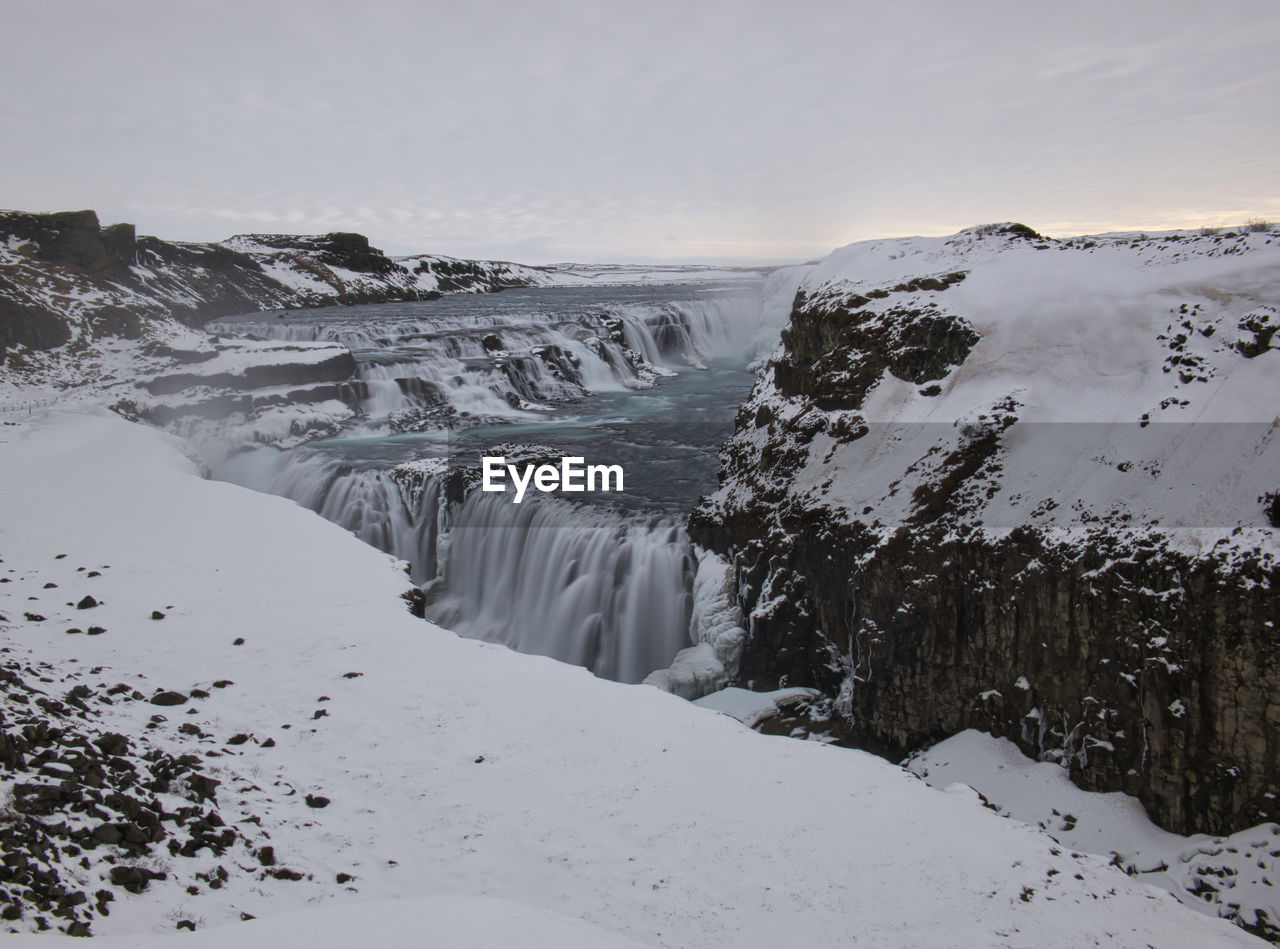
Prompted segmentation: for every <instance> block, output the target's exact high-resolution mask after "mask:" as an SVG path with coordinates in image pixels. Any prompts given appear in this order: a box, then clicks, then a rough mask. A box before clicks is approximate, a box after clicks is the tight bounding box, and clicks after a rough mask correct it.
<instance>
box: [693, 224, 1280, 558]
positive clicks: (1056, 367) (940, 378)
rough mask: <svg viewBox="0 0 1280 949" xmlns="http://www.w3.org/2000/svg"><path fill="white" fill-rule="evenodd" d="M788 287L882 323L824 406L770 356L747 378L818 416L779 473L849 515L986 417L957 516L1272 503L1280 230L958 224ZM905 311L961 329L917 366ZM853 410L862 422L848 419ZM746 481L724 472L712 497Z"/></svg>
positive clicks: (783, 406) (1146, 515)
mask: <svg viewBox="0 0 1280 949" xmlns="http://www.w3.org/2000/svg"><path fill="white" fill-rule="evenodd" d="M950 275H954V276H951V279H953V280H954V281H955V282H951V283H947V284H946V285H945V286H939V285H937V284H939V283H940V282H945V281H946V279H947V278H948V277H949V276H950ZM922 281H923V282H925V284H926V286H923V287H921V286H919V284H920V283H921V282H922ZM930 282H931V283H930ZM800 293H801V297H800V300H799V301H798V302H799V305H800V306H801V307H802V308H803V309H804V310H805V311H806V312H808V313H810V314H814V319H815V320H821V319H823V318H824V317H822V316H821V314H824V313H826V314H829V316H827V317H825V319H828V320H830V321H832V323H836V322H839V321H843V320H848V319H849V318H850V317H849V315H848V314H850V313H853V311H857V312H856V313H854V314H853V315H854V317H856V318H857V319H858V320H859V321H860V324H861V325H860V327H859V331H860V332H862V333H873V332H874V331H875V330H877V329H879V326H878V325H877V321H879V322H880V323H882V324H883V326H884V336H885V337H886V338H885V340H884V346H885V348H886V350H887V355H888V358H889V360H890V365H889V367H888V370H887V371H879V372H868V373H867V375H866V376H865V377H863V376H862V375H860V373H861V372H862V370H863V369H864V366H865V362H864V363H863V364H859V365H853V366H851V367H847V368H846V367H840V372H835V371H829V370H827V374H828V376H829V377H830V378H829V379H828V381H832V380H834V381H835V382H837V383H838V382H839V381H840V379H841V378H855V379H862V378H866V379H867V380H868V381H869V382H870V385H869V387H868V388H867V390H866V391H865V392H859V394H858V396H859V397H858V398H856V399H852V398H849V399H846V400H845V403H844V404H841V405H839V406H837V407H834V408H831V409H829V410H827V411H815V410H814V409H813V408H812V403H810V402H806V401H804V400H802V399H797V398H795V393H792V392H788V391H787V387H786V385H785V383H783V384H779V381H778V372H774V373H771V374H766V376H765V378H764V379H763V381H762V384H761V385H760V386H759V387H758V388H757V391H756V392H755V393H754V394H753V397H752V399H751V401H750V402H749V403H748V405H747V407H746V410H747V411H750V412H753V413H756V412H759V411H760V410H761V409H762V408H763V409H764V410H765V411H766V412H767V414H768V415H769V417H771V418H776V419H778V420H779V423H782V424H784V426H791V425H794V426H795V427H799V428H805V429H807V430H808V431H809V432H813V431H814V430H815V429H816V430H817V431H816V434H814V435H813V436H812V438H811V440H809V441H808V444H807V456H806V459H805V462H804V463H803V465H801V466H800V468H799V469H798V470H796V471H794V472H791V471H788V472H787V478H786V483H785V490H786V491H787V492H788V493H789V494H791V495H792V496H796V497H801V498H805V499H806V503H817V504H821V505H823V506H824V507H827V508H830V509H832V510H833V512H834V513H836V515H837V516H839V517H842V518H844V519H850V520H851V519H853V518H854V517H859V516H862V515H863V512H864V510H865V509H868V508H869V509H870V510H871V511H872V512H873V517H874V519H875V521H876V523H877V524H878V525H882V527H883V530H884V533H885V535H888V534H891V533H892V532H893V531H894V530H896V529H897V527H898V526H900V525H902V524H905V523H909V522H912V518H913V516H914V515H916V514H917V513H918V511H919V506H920V505H919V498H918V496H917V493H916V490H915V489H916V488H918V487H919V486H920V485H927V484H928V483H929V481H930V480H931V479H932V478H936V477H938V476H939V471H940V470H941V468H942V463H943V461H944V460H945V459H946V458H947V457H948V455H949V453H951V452H954V451H957V450H961V451H962V450H963V449H964V448H965V447H966V445H967V444H969V443H972V442H973V441H975V440H977V439H979V438H981V437H982V436H983V435H985V434H987V433H988V432H997V431H998V432H999V434H1000V436H1001V446H1000V459H999V462H1000V466H1001V468H1000V470H999V471H991V472H984V475H985V477H984V478H982V479H981V480H982V484H981V485H969V486H968V487H969V488H970V491H971V493H972V495H973V497H972V498H969V499H966V500H967V501H968V502H969V503H968V504H967V505H966V506H965V507H964V510H963V517H964V519H966V520H967V521H968V522H970V523H982V524H986V525H987V526H989V527H993V528H997V529H999V528H1010V527H1013V526H1015V525H1017V524H1024V523H1034V524H1036V525H1037V526H1040V527H1060V528H1067V529H1071V528H1080V527H1082V526H1088V525H1090V524H1093V523H1096V522H1097V521H1098V520H1099V519H1107V518H1112V517H1114V516H1115V515H1117V513H1118V514H1119V515H1120V517H1119V519H1118V522H1119V523H1123V524H1124V525H1126V526H1141V525H1146V524H1153V523H1154V524H1159V525H1161V526H1162V527H1166V528H1196V527H1204V528H1218V529H1223V528H1225V529H1227V531H1229V530H1230V529H1233V528H1235V527H1237V526H1244V527H1259V526H1267V525H1268V521H1267V517H1266V512H1265V509H1264V505H1263V504H1262V503H1260V499H1261V498H1262V497H1263V496H1264V495H1265V494H1267V493H1268V492H1274V491H1276V490H1277V488H1280V484H1277V483H1276V482H1275V479H1274V477H1273V476H1272V472H1274V471H1275V469H1276V467H1277V465H1278V464H1280V442H1277V440H1276V438H1275V431H1274V426H1275V424H1276V421H1277V406H1280V373H1277V372H1276V367H1275V361H1276V359H1277V358H1280V357H1276V356H1274V355H1272V354H1271V353H1272V350H1271V345H1270V344H1271V339H1272V335H1273V333H1274V332H1275V329H1276V327H1277V326H1280V234H1277V233H1273V232H1256V233H1249V232H1240V233H1231V234H1227V235H1214V236H1204V237H1201V236H1197V235H1191V234H1173V235H1165V236H1163V237H1146V238H1132V239H1126V238H1113V239H1109V240H1108V239H1102V238H1095V239H1083V238H1082V239H1078V240H1074V241H1065V242H1058V241H1048V240H1042V239H1038V238H1027V237H1024V236H1022V235H1020V234H1013V235H1009V234H1004V233H999V232H995V229H993V228H973V229H970V230H968V231H962V232H960V233H959V234H956V235H954V236H952V237H949V238H903V239H900V240H892V241H889V240H885V241H868V242H863V243H858V244H852V245H849V246H848V247H845V248H841V249H840V250H837V251H835V252H834V253H832V254H831V255H830V256H829V257H827V258H826V259H825V260H823V261H822V262H821V263H820V264H819V265H817V266H816V267H815V268H814V269H813V270H812V272H811V273H810V274H809V275H808V276H807V277H806V278H805V279H804V280H803V282H802V283H801V285H800ZM921 320H931V321H933V325H931V326H930V327H929V331H930V332H933V333H934V334H935V335H934V338H932V339H930V338H929V337H928V336H927V335H924V336H922V339H927V340H928V342H926V343H925V344H924V346H925V347H928V346H934V347H937V346H938V345H939V343H938V340H937V335H938V334H939V333H943V334H946V333H951V334H959V333H963V334H970V335H969V338H970V339H973V340H974V341H973V342H972V345H971V349H968V350H967V351H964V352H963V353H960V354H958V355H959V358H957V359H955V360H954V361H953V362H952V364H951V365H944V366H940V367H936V368H935V367H932V366H930V367H929V370H930V371H925V372H919V371H915V372H913V371H912V370H913V369H915V368H916V367H915V365H914V364H913V363H912V361H911V358H910V357H912V355H913V353H912V350H913V349H915V348H918V347H920V346H921V342H920V340H913V339H910V338H909V337H908V335H907V333H906V332H904V331H903V330H902V328H901V327H902V326H904V325H907V324H910V323H912V322H913V321H915V322H918V321H921ZM939 328H940V329H939ZM894 334H898V335H897V336H896V337H895V335H894ZM878 342H879V340H878ZM965 342H967V340H961V341H960V342H959V343H958V348H960V349H964V344H965ZM895 360H897V363H898V364H900V365H901V366H902V367H906V368H905V369H904V368H900V367H899V365H898V364H895V362H894V361H895ZM793 361H794V362H795V363H796V365H797V367H798V369H803V368H804V367H800V363H799V357H793ZM806 366H808V364H806ZM783 368H785V361H784V367H783ZM812 370H813V371H814V372H817V373H822V372H824V369H823V365H822V362H821V360H819V362H818V363H816V364H813V366H812ZM779 372H780V370H779ZM841 374H843V375H841ZM818 401H819V402H821V399H819V400H818ZM802 414H804V417H803V418H802V417H801V415H802ZM1226 423H1230V424H1226ZM854 424H856V425H865V426H866V433H865V435H863V436H861V437H858V438H849V437H848V436H847V434H846V433H845V431H843V430H844V429H847V428H848V427H850V426H851V425H854ZM771 439H775V435H774V431H773V426H764V425H757V426H755V427H754V428H747V429H746V430H740V431H739V433H738V435H737V438H736V441H737V442H738V443H739V445H740V446H742V448H743V450H745V451H758V450H759V449H760V446H763V445H764V444H765V443H766V442H768V441H770V440H771ZM756 487H757V485H755V484H753V483H751V482H749V481H747V480H743V481H741V482H738V483H736V484H730V485H728V486H727V487H726V488H725V489H724V492H723V493H722V495H721V496H720V498H718V500H722V501H725V502H727V503H728V504H729V505H730V506H732V505H733V503H734V499H733V498H731V497H730V495H731V494H732V492H734V491H739V492H747V493H750V492H752V491H754V490H755V489H756ZM988 489H989V490H988ZM741 500H742V502H743V503H745V502H746V501H747V498H745V497H743V498H742V499H741ZM1222 533H1223V531H1222V530H1219V531H1217V532H1216V533H1215V535H1214V536H1212V537H1210V538H1208V541H1209V543H1212V542H1213V541H1215V540H1217V539H1218V538H1219V537H1220V536H1221V535H1222ZM1199 540H1201V539H1200V538H1190V539H1189V540H1188V542H1189V543H1193V544H1194V543H1196V542H1198V541H1199Z"/></svg>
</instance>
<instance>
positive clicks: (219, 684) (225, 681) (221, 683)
mask: <svg viewBox="0 0 1280 949" xmlns="http://www.w3.org/2000/svg"><path fill="white" fill-rule="evenodd" d="M229 685H235V683H234V682H232V681H231V680H230V679H219V680H218V681H217V682H215V683H214V684H213V687H214V688H215V689H225V688H226V687H227V686H229Z"/></svg>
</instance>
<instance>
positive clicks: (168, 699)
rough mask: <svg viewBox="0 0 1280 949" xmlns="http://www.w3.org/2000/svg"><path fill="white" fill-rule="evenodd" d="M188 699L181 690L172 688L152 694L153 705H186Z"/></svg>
mask: <svg viewBox="0 0 1280 949" xmlns="http://www.w3.org/2000/svg"><path fill="white" fill-rule="evenodd" d="M186 701H187V697H186V696H185V695H183V694H182V693H181V692H174V691H173V690H171V689H169V690H165V691H163V692H157V693H156V694H155V695H153V696H151V704H152V705H185V704H186Z"/></svg>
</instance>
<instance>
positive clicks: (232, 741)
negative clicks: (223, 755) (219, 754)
mask: <svg viewBox="0 0 1280 949" xmlns="http://www.w3.org/2000/svg"><path fill="white" fill-rule="evenodd" d="M248 740H249V736H248V735H246V734H245V733H244V732H241V733H240V734H238V735H232V736H231V737H230V738H228V739H227V744H228V745H243V744H244V743H245V742H246V741H248Z"/></svg>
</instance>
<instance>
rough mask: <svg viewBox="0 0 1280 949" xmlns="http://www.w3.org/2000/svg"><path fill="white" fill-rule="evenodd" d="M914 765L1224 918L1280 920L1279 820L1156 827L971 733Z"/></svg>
mask: <svg viewBox="0 0 1280 949" xmlns="http://www.w3.org/2000/svg"><path fill="white" fill-rule="evenodd" d="M907 766H908V767H909V768H910V769H911V770H912V771H913V772H914V773H916V774H918V775H920V776H921V777H923V778H924V779H925V780H926V781H928V782H929V783H930V784H931V785H933V786H935V787H939V788H945V787H948V786H950V785H952V784H954V783H956V782H960V783H963V784H967V785H969V786H970V787H972V788H975V789H976V790H977V791H979V792H980V793H981V794H982V795H983V797H985V798H986V799H987V800H988V801H989V802H990V803H991V805H992V806H993V807H994V808H995V809H996V810H997V811H999V812H1000V813H1001V814H1003V815H1005V816H1007V817H1010V818H1012V819H1014V820H1018V821H1022V822H1023V823H1026V824H1030V825H1031V826H1033V827H1039V828H1041V829H1042V830H1044V831H1045V832H1046V833H1048V834H1050V835H1052V836H1053V838H1054V839H1055V840H1057V841H1058V842H1060V843H1061V844H1062V845H1063V846H1066V847H1071V848H1072V849H1075V850H1083V851H1086V852H1088V853H1095V854H1103V855H1106V854H1110V855H1111V857H1112V860H1113V862H1114V863H1115V864H1116V865H1117V866H1119V867H1122V868H1123V869H1124V870H1125V872H1127V873H1130V874H1133V875H1135V876H1137V877H1138V878H1139V879H1142V880H1146V881H1148V882H1150V883H1154V884H1155V885H1157V886H1159V887H1162V888H1163V889H1166V890H1169V891H1170V892H1171V893H1175V894H1177V895H1178V896H1179V898H1181V899H1182V901H1183V902H1184V903H1186V904H1188V905H1191V906H1197V907H1201V908H1203V909H1204V911H1205V912H1206V913H1209V914H1211V915H1217V914H1218V913H1221V912H1225V911H1226V910H1227V908H1228V907H1234V908H1235V909H1236V910H1237V911H1238V912H1239V915H1240V916H1241V917H1242V918H1244V919H1245V920H1247V921H1249V922H1253V921H1254V919H1255V914H1256V913H1257V912H1258V911H1259V910H1261V912H1262V913H1263V914H1264V918H1266V919H1270V920H1276V919H1280V891H1277V889H1276V885H1277V884H1280V825H1276V824H1264V825H1261V826H1258V827H1252V828H1250V829H1248V830H1243V831H1240V832H1239V833H1236V834H1232V835H1231V836H1229V837H1211V836H1209V835H1207V834H1197V835H1195V836H1194V837H1181V836H1179V835H1178V834H1171V833H1169V832H1168V831H1165V830H1161V829H1160V828H1159V827H1157V826H1155V824H1153V823H1151V820H1150V818H1148V817H1147V814H1146V812H1145V811H1144V810H1143V809H1142V805H1141V804H1139V803H1138V802H1137V800H1135V799H1134V798H1132V797H1130V796H1129V795H1127V794H1121V793H1119V792H1114V793H1110V794H1102V793H1095V792H1090V791H1083V790H1081V789H1080V788H1078V787H1076V786H1075V785H1074V784H1072V783H1071V779H1070V778H1069V777H1067V772H1066V770H1065V769H1063V768H1062V767H1061V766H1059V765H1057V764H1051V763H1049V762H1037V761H1032V760H1031V759H1029V758H1027V757H1026V756H1025V755H1024V754H1022V752H1021V751H1019V750H1018V747H1017V745H1015V744H1014V743H1013V742H1011V741H1009V740H1007V739H1004V738H993V737H992V736H991V735H985V734H983V733H981V732H977V731H973V730H968V731H964V732H961V733H960V734H958V735H954V736H953V737H951V738H948V739H947V740H946V741H942V742H939V743H938V744H936V745H934V746H933V747H932V748H929V749H928V750H927V751H924V752H920V753H919V754H916V755H913V756H912V758H911V760H910V761H909V762H908V764H907Z"/></svg>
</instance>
